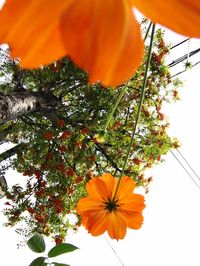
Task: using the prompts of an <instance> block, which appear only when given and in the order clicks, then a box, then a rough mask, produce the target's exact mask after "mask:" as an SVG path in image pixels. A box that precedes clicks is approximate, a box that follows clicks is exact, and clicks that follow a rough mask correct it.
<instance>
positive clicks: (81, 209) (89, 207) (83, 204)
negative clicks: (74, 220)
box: [77, 197, 104, 214]
mask: <svg viewBox="0 0 200 266" xmlns="http://www.w3.org/2000/svg"><path fill="white" fill-rule="evenodd" d="M103 208H104V205H103V204H102V203H101V202H99V201H97V200H95V199H94V198H91V197H86V198H83V199H80V200H79V201H78V203H77V212H78V214H82V213H85V212H88V211H94V210H100V209H103Z"/></svg>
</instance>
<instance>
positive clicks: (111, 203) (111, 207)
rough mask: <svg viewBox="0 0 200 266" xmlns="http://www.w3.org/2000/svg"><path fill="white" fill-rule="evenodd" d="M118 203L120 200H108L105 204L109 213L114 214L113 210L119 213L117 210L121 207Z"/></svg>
mask: <svg viewBox="0 0 200 266" xmlns="http://www.w3.org/2000/svg"><path fill="white" fill-rule="evenodd" d="M117 201H118V200H111V199H108V201H107V202H105V205H106V206H105V209H106V210H108V211H109V212H112V211H113V210H114V211H117V208H118V207H119V205H118V204H117Z"/></svg>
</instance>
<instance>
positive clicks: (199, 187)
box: [170, 151, 200, 189]
mask: <svg viewBox="0 0 200 266" xmlns="http://www.w3.org/2000/svg"><path fill="white" fill-rule="evenodd" d="M170 152H171V154H172V155H173V156H174V158H175V159H176V160H177V162H178V163H179V164H180V165H181V167H182V168H183V169H184V170H185V172H186V173H187V175H188V176H189V177H190V178H191V180H192V181H193V182H194V184H195V185H196V186H197V187H198V189H200V186H199V184H198V183H197V182H196V181H195V180H194V178H193V177H192V175H191V174H190V173H189V172H188V170H187V169H186V168H185V167H184V165H183V164H182V163H181V161H180V160H179V159H178V157H177V156H176V155H175V154H174V153H173V151H170Z"/></svg>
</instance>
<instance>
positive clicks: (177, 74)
mask: <svg viewBox="0 0 200 266" xmlns="http://www.w3.org/2000/svg"><path fill="white" fill-rule="evenodd" d="M199 63H200V61H198V62H196V63H195V64H193V65H192V66H191V67H190V69H192V68H193V67H195V66H197V65H198V64H199ZM186 71H188V69H187V68H186V69H184V70H182V71H180V72H178V73H176V74H174V75H172V76H171V78H174V77H177V76H179V75H181V74H183V73H185V72H186Z"/></svg>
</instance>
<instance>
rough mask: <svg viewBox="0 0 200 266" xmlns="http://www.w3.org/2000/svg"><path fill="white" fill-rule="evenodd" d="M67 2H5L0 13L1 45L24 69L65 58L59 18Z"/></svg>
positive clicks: (9, 0)
mask: <svg viewBox="0 0 200 266" xmlns="http://www.w3.org/2000/svg"><path fill="white" fill-rule="evenodd" d="M69 2H70V1H63V0H58V1H54V0H42V1H41V0H29V1H28V2H27V0H7V1H6V3H5V5H4V6H3V9H2V10H1V11H0V25H1V27H0V43H7V44H9V46H10V47H11V54H12V56H13V57H15V58H16V57H19V58H20V59H21V65H22V66H23V67H26V68H34V67H39V66H40V65H45V64H48V63H50V62H52V61H53V60H56V59H58V58H60V57H63V56H64V55H66V47H64V46H63V41H62V39H61V33H60V27H59V19H60V16H61V14H62V13H63V11H64V9H65V8H66V7H67V5H68V4H69Z"/></svg>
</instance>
